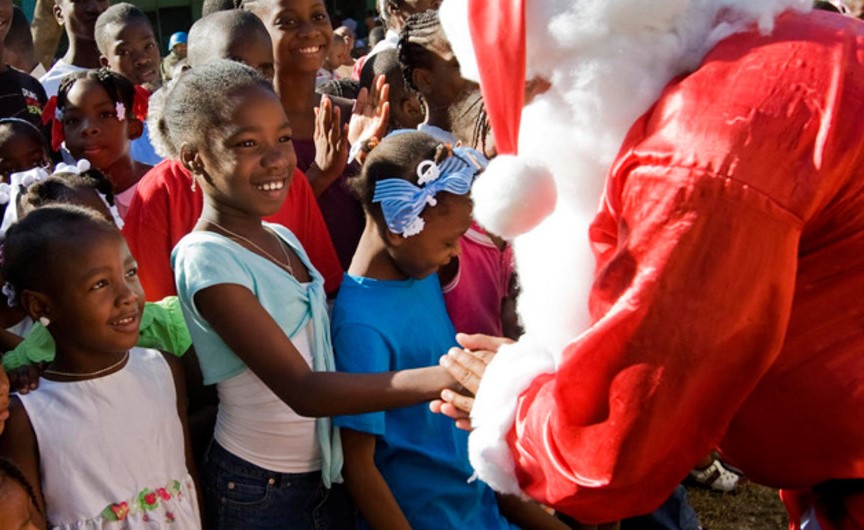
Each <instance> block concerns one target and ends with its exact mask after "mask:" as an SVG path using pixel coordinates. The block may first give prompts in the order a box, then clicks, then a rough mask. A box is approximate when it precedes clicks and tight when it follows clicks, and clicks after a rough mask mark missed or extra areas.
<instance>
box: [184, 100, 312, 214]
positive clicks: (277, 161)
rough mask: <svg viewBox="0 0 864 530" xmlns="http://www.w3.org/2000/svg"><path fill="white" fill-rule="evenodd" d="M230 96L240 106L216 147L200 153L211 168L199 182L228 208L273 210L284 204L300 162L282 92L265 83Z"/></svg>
mask: <svg viewBox="0 0 864 530" xmlns="http://www.w3.org/2000/svg"><path fill="white" fill-rule="evenodd" d="M227 96H228V98H227V99H228V100H231V101H233V102H234V105H235V110H234V113H233V114H232V116H231V122H230V125H229V126H228V127H227V128H225V129H223V131H224V132H222V133H221V135H220V138H219V139H218V140H215V141H214V142H213V144H214V146H213V147H212V148H209V147H208V148H206V149H201V150H200V151H199V152H198V155H197V156H198V157H199V159H200V161H201V163H202V165H203V167H204V171H205V172H206V175H205V176H204V178H203V179H199V182H201V185H202V188H203V189H204V191H205V193H207V195H209V196H210V197H212V198H213V199H214V200H215V201H216V202H218V203H219V205H220V207H221V208H223V209H226V210H231V211H235V212H239V213H242V214H243V215H251V216H254V217H266V216H268V215H272V214H274V213H276V212H277V211H278V210H279V208H281V207H282V203H283V202H284V201H285V197H286V195H287V193H288V187H289V186H290V185H291V177H292V176H293V174H294V169H295V168H296V166H297V157H296V155H295V154H294V147H293V145H292V144H291V126H290V125H289V123H288V118H287V117H286V116H285V111H284V110H283V109H282V104H281V103H280V101H279V98H278V97H277V96H276V94H274V93H273V92H272V91H271V90H268V89H265V88H264V87H261V86H255V87H250V88H248V89H246V90H244V91H243V94H242V95H239V96H236V95H235V96H234V97H230V96H231V95H227ZM202 180H203V182H202Z"/></svg>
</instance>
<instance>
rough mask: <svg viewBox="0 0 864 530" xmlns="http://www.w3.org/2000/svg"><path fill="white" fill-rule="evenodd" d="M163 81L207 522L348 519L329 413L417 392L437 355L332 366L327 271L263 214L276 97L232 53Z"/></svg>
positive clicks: (278, 155) (435, 384) (281, 193)
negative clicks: (177, 184)
mask: <svg viewBox="0 0 864 530" xmlns="http://www.w3.org/2000/svg"><path fill="white" fill-rule="evenodd" d="M169 90H170V91H169V93H167V94H166V95H165V97H164V100H163V101H164V105H163V106H162V109H161V114H160V116H159V118H158V127H157V128H156V131H155V132H156V133H157V135H158V138H157V139H156V140H157V143H158V144H160V149H162V150H163V151H165V152H167V153H168V154H170V155H171V156H172V157H174V158H179V159H180V160H181V161H182V163H183V165H184V166H185V167H186V168H187V169H189V171H190V172H191V173H192V175H193V178H194V180H195V182H196V184H197V185H199V186H201V188H202V190H203V192H204V209H203V211H202V213H201V218H200V220H199V221H198V224H197V225H196V227H195V230H194V231H193V232H192V233H191V234H189V235H188V236H186V237H185V238H183V240H181V241H180V243H178V245H177V247H176V248H175V249H174V252H173V253H172V262H173V266H174V272H175V277H176V281H177V292H178V295H179V297H180V300H181V303H182V305H183V311H184V315H185V317H186V320H187V323H188V325H189V330H190V333H191V335H192V340H193V343H194V345H195V349H196V351H197V352H198V353H199V358H200V363H201V370H202V373H203V375H204V379H205V383H207V384H216V385H217V390H218V392H219V398H220V404H219V412H218V415H217V424H216V431H215V433H214V443H213V444H211V448H210V449H209V451H208V453H207V458H206V463H205V469H204V479H203V483H204V490H205V512H206V514H207V517H208V519H209V521H208V522H209V524H208V526H207V527H208V528H214V529H219V528H245V529H258V528H261V529H269V528H273V529H277V528H278V529H282V528H292V529H306V528H310V529H311V528H313V527H314V528H353V526H354V520H353V510H352V509H351V508H350V507H349V506H348V503H347V496H345V495H344V493H341V490H339V488H337V487H333V484H334V483H338V482H341V476H340V470H341V464H342V453H341V446H340V443H339V434H338V430H336V429H334V428H332V427H331V425H330V422H329V418H326V417H327V416H331V415H334V414H353V413H360V412H368V411H375V410H385V409H389V408H394V407H402V406H406V405H410V404H415V403H419V402H422V401H425V400H429V399H432V398H434V397H436V396H437V395H438V394H439V392H440V390H441V389H442V388H444V387H446V386H448V385H450V384H451V383H452V380H451V379H450V377H449V376H448V375H447V374H446V373H445V372H444V371H443V370H442V369H440V368H438V367H432V368H423V369H415V370H406V371H402V372H390V373H381V374H361V375H357V374H351V375H348V374H341V373H335V372H333V371H332V370H333V356H332V349H331V344H330V337H329V322H328V318H327V314H326V306H325V303H326V302H325V296H324V291H323V281H322V278H321V276H320V274H318V272H317V271H316V270H315V269H314V268H313V267H312V265H311V263H310V262H309V260H308V258H307V256H306V253H305V252H304V251H303V248H302V247H301V245H300V244H299V243H298V241H297V239H296V238H295V237H294V235H293V234H292V233H291V232H290V231H289V230H288V229H286V228H284V227H281V226H278V225H272V224H268V223H262V221H261V218H262V217H264V216H267V215H272V214H273V213H275V212H276V211H277V210H278V209H279V208H280V207H281V205H282V202H283V200H284V199H285V196H286V192H287V190H288V186H289V184H290V179H291V175H292V173H293V171H294V167H295V163H296V158H295V155H294V150H293V147H292V145H291V127H290V124H289V123H288V120H287V118H286V116H285V113H284V111H283V109H282V106H281V104H280V102H279V98H278V97H277V96H276V94H275V93H274V91H273V89H272V87H271V85H270V83H269V82H268V81H267V80H266V79H265V78H263V77H262V76H261V75H260V74H258V73H257V72H255V71H254V70H252V69H251V68H248V67H246V66H243V65H240V64H237V63H233V62H229V61H217V62H215V63H212V64H208V65H206V66H204V67H201V68H196V69H194V70H191V71H190V72H188V73H185V74H184V75H183V76H181V77H180V79H179V80H178V81H177V82H176V84H175V85H174V86H173V87H172V88H170V89H169ZM443 353H444V352H442V354H443ZM309 417H319V418H321V419H319V420H317V421H316V420H311V419H308V418H309Z"/></svg>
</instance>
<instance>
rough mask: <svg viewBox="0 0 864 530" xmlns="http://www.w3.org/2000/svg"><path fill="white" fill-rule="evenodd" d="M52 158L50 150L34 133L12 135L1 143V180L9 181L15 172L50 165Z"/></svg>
mask: <svg viewBox="0 0 864 530" xmlns="http://www.w3.org/2000/svg"><path fill="white" fill-rule="evenodd" d="M50 164H51V159H50V158H49V156H48V152H47V151H45V148H44V147H43V145H42V142H41V141H39V139H38V138H36V137H35V136H34V135H32V134H16V135H11V136H10V137H9V138H7V139H6V140H5V141H3V142H2V143H0V181H2V182H9V176H10V175H12V174H13V173H19V172H21V171H27V170H29V169H33V168H36V167H48V166H49V165H50Z"/></svg>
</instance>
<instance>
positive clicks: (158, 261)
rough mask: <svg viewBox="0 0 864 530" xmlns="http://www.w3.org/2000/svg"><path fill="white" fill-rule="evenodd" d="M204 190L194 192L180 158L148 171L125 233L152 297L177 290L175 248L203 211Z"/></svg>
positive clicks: (142, 282)
mask: <svg viewBox="0 0 864 530" xmlns="http://www.w3.org/2000/svg"><path fill="white" fill-rule="evenodd" d="M201 208H202V199H201V191H200V190H198V191H197V192H195V193H193V192H192V189H191V180H189V177H188V174H186V173H184V172H183V171H182V166H180V164H179V163H178V162H174V161H170V160H169V161H164V162H162V163H160V164H158V165H156V166H155V167H154V168H153V169H151V170H150V171H149V172H147V174H146V175H144V177H143V178H142V179H141V183H140V184H139V185H138V189H137V190H136V191H135V195H134V196H133V198H132V202H131V204H130V205H129V211H128V212H127V213H126V218H125V219H124V226H123V235H124V236H125V238H126V241H127V243H128V244H129V250H130V251H131V252H132V255H133V256H135V259H136V260H137V261H138V277H139V278H140V280H141V285H142V287H144V294H145V296H146V298H147V300H148V301H151V302H155V301H158V300H161V299H163V298H165V297H166V296H172V295H176V294H177V289H176V287H175V285H174V272H173V271H172V269H171V250H172V249H173V248H174V245H175V244H176V243H177V242H178V241H179V240H180V239H181V238H182V237H183V236H184V235H186V234H188V233H189V232H190V231H192V228H193V227H194V226H195V222H196V221H197V219H198V216H199V215H200V214H201Z"/></svg>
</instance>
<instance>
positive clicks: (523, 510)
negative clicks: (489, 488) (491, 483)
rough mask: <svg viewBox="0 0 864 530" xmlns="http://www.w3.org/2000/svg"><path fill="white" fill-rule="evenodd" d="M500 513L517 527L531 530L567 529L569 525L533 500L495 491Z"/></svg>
mask: <svg viewBox="0 0 864 530" xmlns="http://www.w3.org/2000/svg"><path fill="white" fill-rule="evenodd" d="M495 496H496V497H497V498H498V509H499V510H500V511H501V515H503V516H504V517H506V518H507V520H508V521H510V522H511V523H513V524H514V525H516V526H518V527H519V528H531V529H532V530H569V529H570V526H568V525H566V524H564V523H563V522H561V521H559V520H558V519H556V518H555V517H554V516H553V515H552V514H550V513H549V512H547V511H546V510H544V509H543V507H542V506H540V505H539V504H537V503H536V502H534V501H530V500H522V499H520V498H519V497H517V496H516V495H502V494H500V493H496V494H495Z"/></svg>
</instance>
